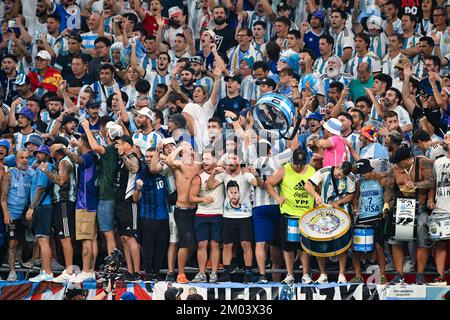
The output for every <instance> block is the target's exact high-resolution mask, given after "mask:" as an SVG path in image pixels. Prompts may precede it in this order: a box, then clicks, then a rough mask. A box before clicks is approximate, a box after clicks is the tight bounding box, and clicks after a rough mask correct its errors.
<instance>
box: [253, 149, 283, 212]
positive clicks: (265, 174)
mask: <svg viewBox="0 0 450 320" xmlns="http://www.w3.org/2000/svg"><path fill="white" fill-rule="evenodd" d="M291 159H292V150H291V149H286V150H285V151H283V152H281V153H279V154H277V155H275V156H271V157H259V156H258V154H257V153H256V148H255V145H252V146H250V148H249V162H250V163H252V165H253V167H254V168H255V169H259V170H260V175H261V178H262V179H263V180H264V181H266V180H267V179H268V178H269V177H270V176H271V175H273V174H274V173H275V172H276V171H277V170H278V169H279V168H281V167H282V166H284V165H285V164H286V163H288V162H289V161H290V160H291ZM275 189H276V190H277V191H278V189H279V187H276V188H275ZM276 204H277V203H276V201H275V199H273V198H272V197H271V196H270V195H269V194H268V193H267V192H266V190H265V189H264V188H255V189H254V203H253V207H260V206H268V205H276Z"/></svg>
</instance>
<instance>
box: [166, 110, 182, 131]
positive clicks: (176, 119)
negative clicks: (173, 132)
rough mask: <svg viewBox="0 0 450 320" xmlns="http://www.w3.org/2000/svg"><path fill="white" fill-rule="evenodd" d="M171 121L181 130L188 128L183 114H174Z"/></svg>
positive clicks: (170, 118) (170, 117)
mask: <svg viewBox="0 0 450 320" xmlns="http://www.w3.org/2000/svg"><path fill="white" fill-rule="evenodd" d="M169 120H172V122H174V123H175V124H176V125H177V126H178V127H180V128H181V129H185V128H186V118H185V117H184V116H183V115H182V114H181V113H174V114H172V115H171V116H169Z"/></svg>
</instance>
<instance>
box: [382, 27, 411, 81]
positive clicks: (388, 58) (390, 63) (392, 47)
mask: <svg viewBox="0 0 450 320" xmlns="http://www.w3.org/2000/svg"><path fill="white" fill-rule="evenodd" d="M404 41H405V39H404V38H403V36H402V35H401V34H393V35H391V36H390V37H389V45H388V50H389V52H388V53H387V54H386V55H385V56H384V57H383V60H382V66H383V73H384V74H387V75H389V76H391V78H392V79H395V78H396V77H397V74H398V71H397V70H395V66H397V64H398V63H399V61H400V60H402V59H403V58H406V57H405V56H404V55H403V54H402V53H401V52H400V51H401V49H402V46H403V43H404Z"/></svg>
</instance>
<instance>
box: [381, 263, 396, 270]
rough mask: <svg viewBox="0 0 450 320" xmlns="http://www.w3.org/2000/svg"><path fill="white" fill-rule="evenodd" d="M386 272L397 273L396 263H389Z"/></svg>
mask: <svg viewBox="0 0 450 320" xmlns="http://www.w3.org/2000/svg"><path fill="white" fill-rule="evenodd" d="M384 270H386V271H395V265H394V261H391V262H389V263H388V264H387V265H386V268H385V269H384Z"/></svg>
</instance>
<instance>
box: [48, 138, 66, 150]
mask: <svg viewBox="0 0 450 320" xmlns="http://www.w3.org/2000/svg"><path fill="white" fill-rule="evenodd" d="M54 144H62V145H64V146H66V147H67V146H68V145H69V141H67V139H65V138H63V137H61V136H56V137H55V138H54V139H53V140H52V141H50V142H49V143H48V146H49V147H51V146H52V145H54Z"/></svg>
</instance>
